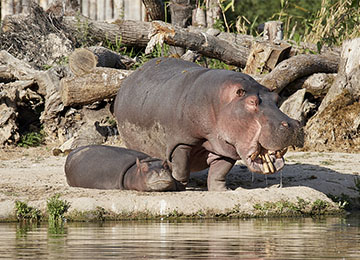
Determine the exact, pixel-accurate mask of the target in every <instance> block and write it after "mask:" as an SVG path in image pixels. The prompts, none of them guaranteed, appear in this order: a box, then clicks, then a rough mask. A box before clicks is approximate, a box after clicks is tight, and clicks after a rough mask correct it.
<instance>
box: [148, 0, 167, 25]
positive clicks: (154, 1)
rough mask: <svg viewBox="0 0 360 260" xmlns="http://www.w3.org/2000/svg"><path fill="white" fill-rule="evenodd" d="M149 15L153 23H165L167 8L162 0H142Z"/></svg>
mask: <svg viewBox="0 0 360 260" xmlns="http://www.w3.org/2000/svg"><path fill="white" fill-rule="evenodd" d="M142 2H143V4H144V6H145V9H146V13H147V15H148V16H149V17H150V19H151V20H152V21H154V20H161V21H165V8H164V3H163V1H162V0H142Z"/></svg>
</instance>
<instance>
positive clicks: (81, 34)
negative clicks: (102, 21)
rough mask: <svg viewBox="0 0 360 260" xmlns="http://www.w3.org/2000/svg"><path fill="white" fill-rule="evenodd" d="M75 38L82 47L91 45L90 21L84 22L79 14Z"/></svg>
mask: <svg viewBox="0 0 360 260" xmlns="http://www.w3.org/2000/svg"><path fill="white" fill-rule="evenodd" d="M75 38H76V40H77V42H78V44H79V45H80V47H88V46H90V45H91V42H92V37H91V34H90V32H89V23H88V21H87V20H86V21H85V23H82V22H81V20H80V17H78V16H77V28H76V35H75Z"/></svg>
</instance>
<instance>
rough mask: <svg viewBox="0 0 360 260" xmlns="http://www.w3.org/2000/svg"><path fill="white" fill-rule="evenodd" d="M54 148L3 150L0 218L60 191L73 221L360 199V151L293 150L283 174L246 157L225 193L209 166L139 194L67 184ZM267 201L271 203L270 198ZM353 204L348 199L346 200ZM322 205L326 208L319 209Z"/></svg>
mask: <svg viewBox="0 0 360 260" xmlns="http://www.w3.org/2000/svg"><path fill="white" fill-rule="evenodd" d="M52 148H53V146H41V147H37V148H28V149H26V148H11V149H2V150H0V176H1V179H0V219H1V220H9V219H14V212H15V211H14V205H15V201H16V200H20V201H24V202H27V203H28V204H29V205H30V206H33V207H36V208H38V209H40V210H41V211H43V212H46V202H47V199H48V198H50V197H51V196H53V195H54V194H57V193H59V194H60V195H61V199H65V200H67V201H68V202H70V203H71V207H70V209H69V212H68V217H69V218H70V219H85V220H86V219H94V218H95V219H96V218H97V217H99V214H100V215H101V217H105V218H109V219H110V218H112V219H114V218H115V219H123V218H135V217H139V216H140V217H141V216H143V217H144V216H145V217H151V216H152V217H156V218H157V217H169V216H173V217H174V216H175V217H177V216H192V217H205V216H209V217H213V216H263V215H271V214H275V215H287V214H289V212H290V213H294V212H295V213H296V214H297V213H299V214H302V213H304V214H314V213H316V212H318V213H320V214H322V213H324V212H325V213H326V212H329V211H333V210H337V209H339V207H338V206H339V202H336V203H335V202H333V201H332V200H330V199H329V197H328V196H330V197H331V198H332V199H334V198H335V199H336V200H341V201H342V202H340V206H344V205H345V206H347V209H354V208H356V207H359V205H360V154H350V153H319V152H288V153H287V155H286V156H285V158H286V161H287V165H286V166H285V168H284V169H283V170H282V172H281V174H282V176H283V178H282V182H283V187H282V188H281V187H280V176H281V174H280V173H276V174H274V175H270V176H268V177H267V180H266V178H265V176H264V175H260V174H251V173H250V172H249V171H248V170H247V169H246V167H244V166H243V165H242V164H241V162H238V164H237V165H236V166H235V167H234V168H233V169H232V171H231V172H230V174H229V176H228V186H229V187H230V188H231V189H232V190H230V191H227V192H208V191H206V171H205V172H200V173H195V174H193V175H192V177H191V182H190V185H189V187H188V188H187V190H186V191H185V192H171V193H170V192H155V193H145V192H135V191H118V190H92V189H83V188H73V187H69V186H68V184H67V183H66V179H65V175H64V169H63V166H64V163H65V159H66V157H65V156H54V155H52ZM269 202H270V203H269ZM348 203H350V204H348ZM319 205H320V207H323V208H325V206H324V205H326V207H327V208H326V210H325V211H320V210H319V211H316V210H318V208H319Z"/></svg>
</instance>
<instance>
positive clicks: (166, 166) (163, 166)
mask: <svg viewBox="0 0 360 260" xmlns="http://www.w3.org/2000/svg"><path fill="white" fill-rule="evenodd" d="M162 168H163V169H164V170H171V168H170V165H169V163H168V161H167V160H165V161H163V162H162Z"/></svg>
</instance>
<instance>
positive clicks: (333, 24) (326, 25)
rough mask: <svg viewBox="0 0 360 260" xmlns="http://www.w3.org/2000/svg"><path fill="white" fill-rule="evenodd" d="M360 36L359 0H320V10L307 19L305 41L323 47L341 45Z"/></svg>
mask: <svg viewBox="0 0 360 260" xmlns="http://www.w3.org/2000/svg"><path fill="white" fill-rule="evenodd" d="M359 36H360V5H359V0H342V1H336V0H322V1H321V8H320V9H319V10H318V11H317V12H315V13H313V16H312V18H310V19H308V27H307V28H306V31H305V41H308V42H313V43H316V44H317V47H318V49H319V50H320V49H321V47H322V46H323V45H325V44H326V45H328V46H331V45H341V44H342V42H343V41H344V40H346V39H353V38H356V37H359Z"/></svg>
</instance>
